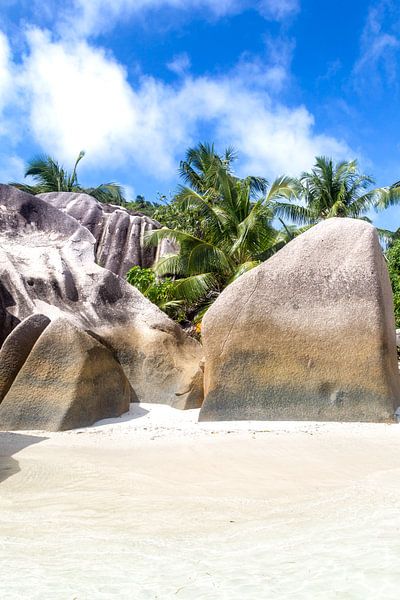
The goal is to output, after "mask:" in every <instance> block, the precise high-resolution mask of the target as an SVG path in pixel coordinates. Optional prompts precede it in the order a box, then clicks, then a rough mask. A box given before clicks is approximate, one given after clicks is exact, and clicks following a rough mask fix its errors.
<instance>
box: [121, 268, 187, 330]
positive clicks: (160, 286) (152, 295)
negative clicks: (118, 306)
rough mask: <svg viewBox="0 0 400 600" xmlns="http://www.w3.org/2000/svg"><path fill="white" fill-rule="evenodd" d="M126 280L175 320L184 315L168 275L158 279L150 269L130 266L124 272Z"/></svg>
mask: <svg viewBox="0 0 400 600" xmlns="http://www.w3.org/2000/svg"><path fill="white" fill-rule="evenodd" d="M126 279H127V281H128V282H129V283H130V284H131V285H133V286H134V287H136V288H137V289H138V290H139V292H141V293H142V294H143V296H146V298H148V299H149V300H150V302H152V303H153V304H155V305H156V306H158V307H159V308H161V310H163V311H164V312H165V313H166V314H167V315H169V316H170V317H172V318H173V319H175V320H177V321H181V320H182V319H184V317H185V312H184V310H183V308H182V306H181V304H182V303H181V302H180V301H179V300H176V299H175V297H174V295H175V287H174V282H173V280H172V279H171V278H170V277H165V278H163V279H162V280H161V279H158V278H157V277H156V275H155V273H154V271H153V270H152V269H141V268H140V267H137V266H136V267H132V268H131V269H129V271H128V273H127V274H126Z"/></svg>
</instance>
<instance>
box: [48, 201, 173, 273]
mask: <svg viewBox="0 0 400 600" xmlns="http://www.w3.org/2000/svg"><path fill="white" fill-rule="evenodd" d="M38 197H39V198H41V199H42V200H44V201H45V202H48V203H49V204H51V206H54V207H55V208H58V209H59V210H62V211H63V212H65V213H66V214H67V215H70V216H71V217H74V219H76V220H77V221H78V222H79V223H80V224H81V225H83V226H84V227H86V228H87V229H88V230H89V231H90V233H91V234H92V235H93V237H94V238H95V240H96V241H95V245H94V252H95V260H96V262H97V264H98V265H100V266H101V267H104V268H106V269H108V270H109V271H112V272H113V273H116V274H117V275H120V276H121V277H125V275H126V273H127V272H128V271H129V269H130V268H131V267H132V266H134V265H137V266H139V267H142V268H148V267H151V266H152V264H153V263H154V261H155V259H156V258H158V256H163V255H164V254H166V253H167V252H169V251H171V248H170V244H168V241H167V240H165V241H164V242H162V243H161V244H160V246H159V248H154V247H152V246H147V245H146V244H145V243H144V236H145V233H146V232H148V231H152V230H154V229H159V228H160V227H161V225H160V223H158V222H157V221H154V219H151V218H150V217H147V216H146V215H143V214H141V213H135V212H133V211H129V210H127V209H126V208H123V207H122V206H113V205H111V204H101V203H100V202H98V201H97V200H95V198H92V196H89V195H88V194H79V193H72V192H50V193H48V194H39V196H38Z"/></svg>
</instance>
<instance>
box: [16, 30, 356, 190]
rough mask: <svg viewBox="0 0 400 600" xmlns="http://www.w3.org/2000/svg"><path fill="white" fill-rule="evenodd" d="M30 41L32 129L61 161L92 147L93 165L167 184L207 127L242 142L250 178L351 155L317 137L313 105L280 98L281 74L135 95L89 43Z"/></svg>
mask: <svg viewBox="0 0 400 600" xmlns="http://www.w3.org/2000/svg"><path fill="white" fill-rule="evenodd" d="M29 43H30V54H29V56H28V58H27V59H26V61H25V64H24V67H23V71H22V73H21V76H20V78H19V81H20V84H21V85H22V86H23V88H24V92H25V94H26V104H27V109H28V112H29V119H30V126H31V129H32V131H33V134H34V136H35V139H36V141H37V142H38V143H39V144H40V145H41V146H42V148H43V149H44V150H45V151H46V152H49V153H51V154H54V155H55V156H57V158H58V159H59V160H62V161H69V162H70V161H72V160H73V158H74V157H75V156H76V155H77V154H78V152H79V151H80V150H81V149H85V150H86V151H87V159H85V163H86V165H88V166H90V163H92V164H94V163H96V165H98V166H101V165H107V166H110V165H115V166H117V165H118V166H122V165H125V166H127V165H130V166H135V167H136V168H139V169H140V170H141V171H143V172H147V173H149V174H150V175H151V176H152V177H155V178H158V179H163V178H165V179H167V178H169V177H173V176H174V175H175V173H176V167H177V164H178V160H179V158H180V157H181V156H182V153H183V152H184V150H185V149H186V148H187V147H188V146H189V145H190V144H193V143H197V142H198V141H199V131H200V130H201V128H202V127H206V128H207V130H209V131H210V137H209V139H210V140H215V141H216V142H217V144H218V145H219V146H225V145H230V144H234V145H235V146H236V147H237V149H238V151H239V153H240V155H241V157H242V159H243V165H244V168H245V170H247V172H254V173H256V174H261V175H268V176H273V175H277V174H280V173H282V172H289V173H293V174H296V173H297V172H298V171H300V170H302V169H305V168H309V167H310V166H311V164H312V161H313V158H314V156H315V155H316V154H329V155H333V156H335V157H339V156H340V157H343V156H347V155H348V154H349V149H348V148H347V146H346V145H345V144H344V143H343V142H341V141H338V140H336V139H335V138H332V137H328V136H324V135H318V134H316V133H315V132H314V120H313V116H312V115H311V114H310V113H309V112H308V110H307V109H306V108H305V107H303V106H300V107H294V108H288V107H285V106H284V105H282V104H281V103H279V102H277V101H276V100H275V99H274V97H273V96H271V95H270V93H269V89H270V86H269V85H268V77H270V78H272V79H274V78H275V77H276V73H274V68H275V67H272V68H271V67H267V66H266V67H265V69H264V75H265V80H264V83H263V84H262V85H261V84H258V85H255V84H254V79H255V78H253V79H252V77H248V72H247V73H246V69H245V68H244V65H243V63H242V64H241V66H240V68H239V69H238V70H237V71H236V72H233V73H230V74H227V75H225V76H223V77H219V78H215V77H191V76H188V75H186V76H183V77H182V78H181V79H180V80H179V83H177V84H175V85H168V84H165V83H163V82H161V81H159V80H157V79H155V78H153V77H142V78H141V80H140V81H139V82H138V84H137V85H136V86H135V87H133V86H132V85H130V83H129V82H128V80H127V74H126V72H125V70H124V68H123V67H122V66H121V65H120V64H119V63H117V62H116V61H115V60H114V59H113V58H112V57H110V56H108V55H107V54H106V53H105V52H104V50H101V49H98V48H94V47H92V46H90V45H89V44H88V43H87V42H82V41H81V42H76V43H71V42H69V43H66V42H64V43H63V42H57V43H55V42H53V41H52V40H51V38H50V37H49V35H48V34H44V33H43V32H41V31H38V30H34V31H31V32H30V34H29ZM267 90H268V91H267Z"/></svg>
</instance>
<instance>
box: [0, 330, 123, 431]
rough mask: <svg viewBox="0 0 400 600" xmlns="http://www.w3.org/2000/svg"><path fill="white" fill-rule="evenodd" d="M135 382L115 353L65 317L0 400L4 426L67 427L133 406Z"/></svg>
mask: <svg viewBox="0 0 400 600" xmlns="http://www.w3.org/2000/svg"><path fill="white" fill-rule="evenodd" d="M131 398H132V390H131V386H130V384H129V382H128V380H127V378H126V376H125V374H124V372H123V370H122V368H121V366H120V365H119V364H118V362H117V361H116V360H115V359H114V357H113V355H112V353H111V352H110V351H109V350H108V349H107V348H105V346H103V345H102V344H100V343H99V342H98V341H97V340H96V339H95V338H94V337H93V336H91V335H89V334H87V333H85V332H84V331H80V330H79V329H78V328H76V327H75V326H74V325H72V324H71V323H70V322H69V321H68V320H66V319H57V320H55V321H53V322H52V323H50V324H49V325H48V326H47V327H46V328H45V329H44V330H43V333H42V334H41V336H40V337H39V339H38V340H37V342H36V343H35V345H34V346H33V348H32V350H31V352H30V353H29V355H28V358H27V359H26V361H25V362H24V364H23V366H22V367H21V369H20V370H19V372H18V374H17V376H16V378H15V380H14V381H13V384H12V386H11V387H10V390H9V392H8V393H7V394H6V396H5V397H4V399H3V402H2V403H1V404H0V429H2V430H21V429H42V430H46V431H63V430H65V429H74V428H76V427H85V426H88V425H92V424H93V423H95V422H96V421H98V420H100V419H105V418H108V417H118V416H120V415H121V414H122V413H124V412H127V411H128V410H129V403H130V400H131Z"/></svg>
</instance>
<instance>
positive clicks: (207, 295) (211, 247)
mask: <svg viewBox="0 0 400 600" xmlns="http://www.w3.org/2000/svg"><path fill="white" fill-rule="evenodd" d="M191 166H192V165H191ZM211 169H212V178H209V173H208V172H207V170H206V171H205V173H204V179H203V181H208V184H209V185H210V187H209V188H207V186H203V182H200V181H199V180H198V179H197V178H196V177H195V183H196V186H195V187H196V188H197V189H193V188H192V187H187V186H182V187H181V188H180V190H179V193H178V195H177V201H178V202H179V203H180V206H181V208H182V210H184V211H196V212H197V214H198V215H199V218H200V220H201V230H202V235H201V236H198V237H197V236H194V235H192V234H190V233H188V232H184V231H177V230H173V229H168V228H163V229H159V230H156V231H153V232H151V233H150V234H149V236H148V243H150V244H158V243H159V242H160V241H161V240H163V239H169V240H173V241H174V242H176V243H177V246H178V247H179V250H178V251H177V252H176V253H174V254H169V255H167V256H164V257H163V258H161V259H160V260H159V261H158V262H157V263H156V264H155V265H154V270H155V272H156V274H157V275H159V276H165V275H173V276H175V277H176V278H177V279H176V281H175V284H174V287H175V299H177V300H181V301H182V302H186V303H187V304H190V305H196V307H197V309H200V312H201V309H202V308H204V307H207V306H208V304H209V303H210V302H212V301H213V300H214V299H215V297H216V296H217V295H218V294H219V292H220V291H222V289H223V288H224V287H225V286H226V285H228V284H229V283H230V282H232V281H234V280H235V279H236V278H237V277H239V276H240V275H241V274H243V273H244V272H246V271H248V270H249V269H252V268H253V267H255V266H256V265H258V264H260V262H261V261H262V260H265V259H266V258H268V256H270V255H271V254H273V253H274V252H276V250H277V249H279V248H280V247H281V246H282V243H283V237H282V235H281V234H280V233H279V232H278V231H277V230H276V229H275V227H274V226H273V223H272V222H273V219H274V203H275V201H276V200H277V199H280V200H281V199H286V200H288V199H289V198H290V197H291V196H292V194H293V181H292V180H291V179H290V178H288V177H280V178H278V179H276V180H275V181H274V182H273V183H272V185H271V186H269V185H268V182H267V181H266V180H265V179H262V178H255V177H247V178H245V179H239V178H237V177H234V176H233V175H232V173H231V171H230V168H229V165H226V164H224V163H223V162H222V161H221V162H220V163H219V165H216V164H215V161H212V164H211ZM190 177H192V174H191V175H190ZM199 190H202V191H199Z"/></svg>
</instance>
